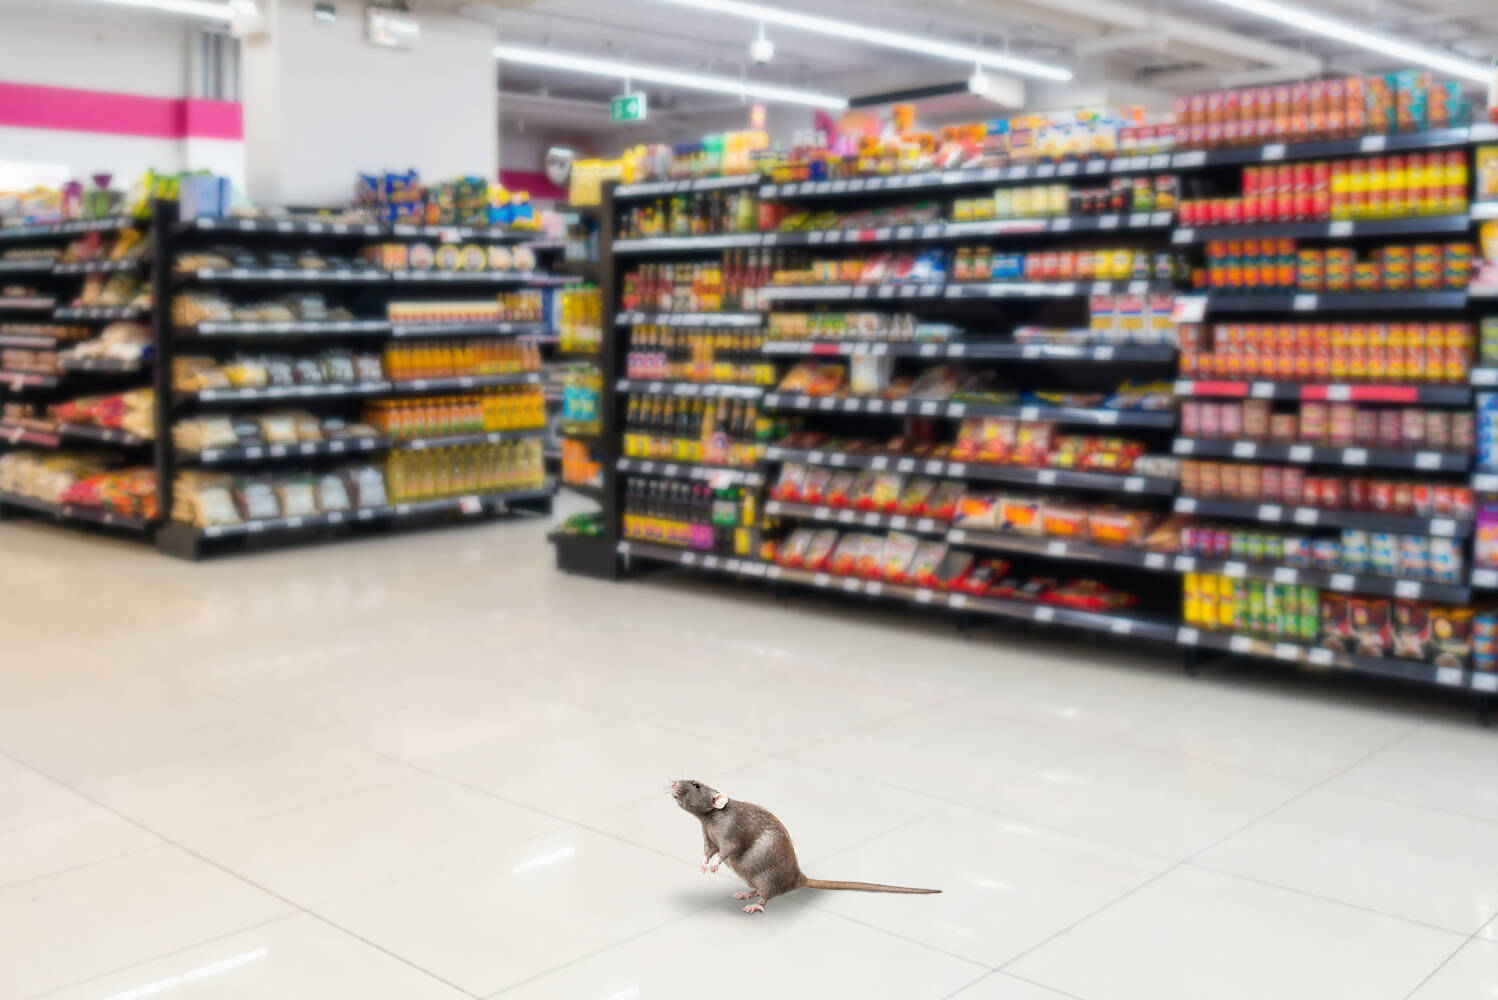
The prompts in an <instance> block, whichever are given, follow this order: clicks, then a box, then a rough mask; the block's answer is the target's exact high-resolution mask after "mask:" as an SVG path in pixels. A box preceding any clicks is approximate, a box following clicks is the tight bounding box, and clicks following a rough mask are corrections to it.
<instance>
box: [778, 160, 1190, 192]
mask: <svg viewBox="0 0 1498 1000" xmlns="http://www.w3.org/2000/svg"><path fill="white" fill-rule="evenodd" d="M1171 159H1172V158H1171V154H1169V153H1146V154H1135V155H1130V156H1113V157H1105V156H1095V157H1089V158H1086V159H1082V160H1064V161H1060V162H1050V163H1016V164H1010V165H1008V166H1002V167H962V168H958V169H953V170H928V171H924V172H922V173H912V174H891V175H886V176H877V177H849V178H839V179H837V180H807V181H789V182H786V183H781V184H765V185H762V186H761V187H760V189H759V195H760V197H761V198H842V197H847V196H849V195H856V194H863V193H866V192H895V193H900V192H905V191H921V190H927V189H933V188H935V189H943V190H951V189H954V188H961V187H984V186H987V185H990V184H997V183H1017V182H1020V181H1034V180H1049V179H1052V178H1061V177H1096V176H1099V175H1107V174H1133V173H1144V172H1148V171H1155V170H1169V169H1170V168H1171Z"/></svg>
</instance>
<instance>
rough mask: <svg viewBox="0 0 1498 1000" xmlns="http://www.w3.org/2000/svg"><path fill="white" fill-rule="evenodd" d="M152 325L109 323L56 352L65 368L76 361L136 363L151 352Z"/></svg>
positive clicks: (59, 361) (147, 356)
mask: <svg viewBox="0 0 1498 1000" xmlns="http://www.w3.org/2000/svg"><path fill="white" fill-rule="evenodd" d="M152 351H153V346H152V337H151V328H150V327H149V326H147V325H146V324H144V323H136V322H133V321H128V320H127V321H123V322H119V323H110V324H109V325H108V326H106V327H104V329H103V330H101V331H100V332H99V336H97V337H95V338H94V339H92V340H83V341H80V342H78V343H77V344H74V345H73V346H72V347H69V348H67V349H66V350H64V351H61V352H59V353H58V355H57V360H58V363H59V364H60V365H61V366H62V367H64V368H66V367H67V366H68V365H69V363H77V362H115V363H118V364H121V365H128V364H139V363H140V362H142V361H144V360H145V359H146V358H149V357H150V356H151V354H152Z"/></svg>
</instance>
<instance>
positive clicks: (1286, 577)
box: [1274, 566, 1300, 583]
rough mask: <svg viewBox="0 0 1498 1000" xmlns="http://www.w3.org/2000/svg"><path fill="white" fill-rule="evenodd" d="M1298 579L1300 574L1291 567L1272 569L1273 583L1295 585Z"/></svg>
mask: <svg viewBox="0 0 1498 1000" xmlns="http://www.w3.org/2000/svg"><path fill="white" fill-rule="evenodd" d="M1299 579H1300V572H1299V571H1298V570H1297V569H1295V567H1293V566H1276V567H1275V568H1274V582H1275V583H1295V582H1296V581H1297V580H1299Z"/></svg>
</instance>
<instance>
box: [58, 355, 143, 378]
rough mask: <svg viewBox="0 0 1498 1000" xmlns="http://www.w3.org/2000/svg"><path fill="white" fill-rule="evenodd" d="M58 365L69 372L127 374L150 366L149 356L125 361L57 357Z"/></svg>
mask: <svg viewBox="0 0 1498 1000" xmlns="http://www.w3.org/2000/svg"><path fill="white" fill-rule="evenodd" d="M57 364H58V367H60V368H62V369H64V370H66V371H70V372H110V373H114V374H120V375H129V374H133V373H135V372H139V371H144V370H145V369H146V368H149V367H150V364H151V359H150V358H136V359H134V360H132V361H125V360H122V359H120V358H68V357H63V358H58V360H57Z"/></svg>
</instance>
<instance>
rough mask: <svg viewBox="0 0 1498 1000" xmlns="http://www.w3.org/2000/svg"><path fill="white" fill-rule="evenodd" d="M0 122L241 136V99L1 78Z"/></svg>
mask: <svg viewBox="0 0 1498 1000" xmlns="http://www.w3.org/2000/svg"><path fill="white" fill-rule="evenodd" d="M0 125H12V126H16V127H20V128H55V129H65V130H67V131H71V132H104V133H109V134H112V135H143V136H151V137H153V138H158V139H185V138H203V139H243V138H244V116H243V111H242V109H241V107H240V105H239V103H238V102H237V101H210V100H204V99H202V98H194V97H189V98H179V97H145V96H143V95H139V94H117V93H112V92H110V91H107V90H80V89H77V88H74V87H46V86H41V85H38V84H32V83H6V82H4V81H0Z"/></svg>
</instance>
